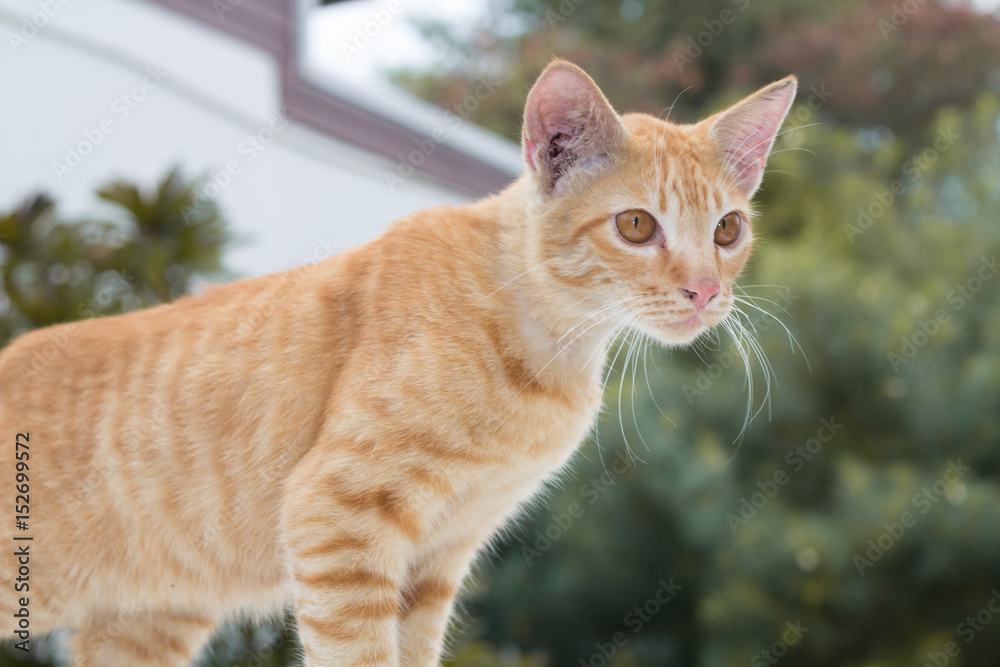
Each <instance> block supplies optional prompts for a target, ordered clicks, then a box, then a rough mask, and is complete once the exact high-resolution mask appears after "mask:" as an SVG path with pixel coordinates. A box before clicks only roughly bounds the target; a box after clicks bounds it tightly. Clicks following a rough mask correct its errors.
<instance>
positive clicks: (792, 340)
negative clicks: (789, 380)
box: [735, 297, 812, 372]
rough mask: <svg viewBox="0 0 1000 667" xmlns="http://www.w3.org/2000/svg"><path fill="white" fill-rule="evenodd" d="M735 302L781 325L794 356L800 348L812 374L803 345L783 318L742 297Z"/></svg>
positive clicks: (736, 298)
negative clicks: (796, 349)
mask: <svg viewBox="0 0 1000 667" xmlns="http://www.w3.org/2000/svg"><path fill="white" fill-rule="evenodd" d="M735 300H736V301H738V302H739V303H742V304H744V305H747V306H750V307H751V308H754V309H756V310H758V311H760V312H761V313H763V314H764V315H767V316H768V317H770V318H771V319H773V320H774V321H775V322H777V323H778V324H780V325H781V328H782V329H784V330H785V334H786V335H787V336H788V344H789V346H790V347H791V349H792V353H793V354H794V353H795V348H796V347H798V348H799V352H800V353H801V354H802V358H803V359H805V362H806V368H808V369H809V371H810V372H812V367H811V366H810V364H809V357H808V355H806V351H805V350H804V349H803V348H802V345H801V343H799V341H798V339H797V338H796V337H795V334H793V333H792V331H791V329H789V328H788V326H787V325H786V324H785V323H784V322H782V321H781V318H779V317H778V316H777V315H775V314H774V313H772V312H770V311H768V310H765V309H763V308H761V307H760V306H758V305H757V304H755V303H753V302H752V301H745V300H744V299H742V298H740V297H735ZM765 301H767V299H765ZM771 303H774V302H773V301H771ZM774 305H775V306H777V307H778V308H781V306H778V304H774ZM781 309H782V310H784V311H785V313H786V314H788V311H787V310H785V309H784V308H781ZM743 316H744V317H746V314H745V313H743ZM749 319H750V318H749V317H747V320H749Z"/></svg>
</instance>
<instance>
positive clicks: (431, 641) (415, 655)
mask: <svg viewBox="0 0 1000 667" xmlns="http://www.w3.org/2000/svg"><path fill="white" fill-rule="evenodd" d="M480 542H482V540H480V539H472V540H469V539H466V540H463V541H459V542H457V543H453V544H442V545H437V546H434V547H431V548H430V549H428V551H427V553H425V554H419V555H418V556H417V558H416V559H415V560H414V562H413V563H412V564H411V566H410V571H409V574H408V577H407V579H408V583H407V586H406V588H405V589H404V590H403V601H402V606H401V607H402V608H401V612H400V616H401V622H402V626H401V629H400V652H401V661H400V664H401V665H402V666H403V667H438V665H439V664H440V660H441V651H442V650H443V648H444V640H445V633H446V632H447V629H448V621H449V619H450V618H451V614H452V611H453V609H454V605H455V596H456V595H457V594H458V591H459V588H460V587H461V585H462V580H463V579H464V578H465V576H466V574H467V573H468V571H469V567H470V564H471V562H472V559H473V557H474V555H475V550H476V548H477V547H478V546H479V544H480Z"/></svg>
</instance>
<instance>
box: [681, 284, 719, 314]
mask: <svg viewBox="0 0 1000 667" xmlns="http://www.w3.org/2000/svg"><path fill="white" fill-rule="evenodd" d="M718 293H719V283H718V282H700V283H691V284H690V285H688V286H687V287H682V288H681V294H683V295H684V297H685V298H687V299H690V300H691V301H692V302H694V307H695V308H697V309H698V311H699V312H700V311H701V310H702V309H703V308H704V307H705V306H706V305H708V302H709V301H711V300H712V299H713V298H714V297H715V295H716V294H718Z"/></svg>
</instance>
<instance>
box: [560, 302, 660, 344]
mask: <svg viewBox="0 0 1000 667" xmlns="http://www.w3.org/2000/svg"><path fill="white" fill-rule="evenodd" d="M640 298H642V296H641V295H634V296H630V297H625V298H624V299H620V300H618V301H614V302H612V303H609V304H607V305H604V306H601V307H600V308H597V309H595V310H592V311H591V312H589V313H587V314H586V315H584V316H583V317H582V318H580V320H579V321H578V322H577V323H576V324H574V325H573V326H571V327H570V328H569V330H567V331H566V333H564V334H563V335H562V336H559V338H558V339H557V340H556V343H555V344H556V346H557V347H558V346H559V343H561V342H562V341H563V340H564V339H565V338H566V336H568V335H569V334H571V333H573V330H574V329H576V328H577V327H578V326H580V325H582V324H584V323H585V322H586V321H587V320H589V319H590V318H592V317H594V316H595V315H598V314H599V313H602V312H604V311H606V310H609V309H611V308H615V307H616V306H621V305H623V304H626V303H629V302H631V301H635V300H636V299H640ZM603 321H605V320H601V322H603ZM598 324H599V322H598ZM589 330H590V327H588V328H587V329H585V330H584V332H586V331H589ZM575 340H576V338H574V339H573V340H572V341H570V342H569V344H570V345H572V344H573V341H575Z"/></svg>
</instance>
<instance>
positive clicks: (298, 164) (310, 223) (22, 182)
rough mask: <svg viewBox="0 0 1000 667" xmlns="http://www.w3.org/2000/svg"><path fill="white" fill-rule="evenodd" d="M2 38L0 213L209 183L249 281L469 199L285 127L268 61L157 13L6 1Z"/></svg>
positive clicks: (93, 207) (71, 209) (70, 212)
mask: <svg viewBox="0 0 1000 667" xmlns="http://www.w3.org/2000/svg"><path fill="white" fill-rule="evenodd" d="M46 14H51V15H52V17H51V18H49V19H47V20H45V19H46ZM25 17H27V18H28V21H29V22H31V21H32V17H34V22H33V23H32V24H31V25H32V27H34V24H44V25H42V26H41V27H40V28H38V29H37V31H35V32H34V34H33V31H32V28H25V25H24V19H25ZM0 39H2V42H3V43H2V44H0V90H2V91H3V94H2V95H0V150H2V153H3V157H4V159H2V160H0V210H3V211H6V210H10V209H11V208H12V207H13V206H15V205H17V204H18V203H19V202H21V201H22V200H23V199H24V198H25V197H27V196H29V195H31V194H33V193H35V192H38V191H45V192H47V193H49V194H50V195H51V196H53V197H54V198H55V199H56V201H57V202H58V203H59V205H60V210H61V211H62V213H63V214H64V215H67V216H83V215H87V214H94V213H99V212H101V211H102V210H104V205H103V204H101V203H100V202H98V200H97V199H96V197H95V196H94V191H95V190H96V188H97V187H98V186H99V185H101V184H103V183H106V182H107V181H108V180H111V179H113V178H117V177H120V178H125V179H127V180H130V181H134V182H137V183H139V184H142V185H145V186H147V187H149V186H152V184H154V183H155V182H156V180H157V179H159V178H160V177H162V176H163V175H164V174H165V173H166V172H167V170H169V169H170V168H171V167H172V166H175V165H179V166H181V167H182V168H183V171H184V174H185V175H187V176H188V177H193V176H201V175H206V176H209V177H213V176H214V177H215V183H216V185H214V186H211V185H210V186H208V187H207V190H206V192H207V193H208V194H210V195H214V196H215V200H216V202H217V203H218V204H219V205H220V207H221V208H222V211H223V213H224V214H225V215H226V217H227V218H228V220H229V221H230V223H231V226H232V229H233V231H234V232H235V233H236V234H237V235H238V236H240V237H241V238H242V239H243V242H242V243H241V244H240V245H239V246H237V247H234V248H233V249H232V250H231V251H230V252H229V254H228V256H227V258H226V260H227V265H228V267H229V268H231V269H233V270H235V271H236V272H237V273H239V274H241V275H257V274H261V273H269V272H272V271H277V270H281V269H284V268H289V267H291V266H294V265H296V264H298V263H300V262H302V261H304V260H306V259H307V258H309V257H313V256H323V255H327V254H329V253H331V252H334V251H335V249H344V248H347V247H351V246H353V245H356V244H359V243H362V242H364V241H366V240H368V239H370V238H373V237H374V236H376V235H378V234H379V233H380V232H381V231H382V230H383V229H384V228H385V227H386V225H387V224H388V223H390V222H391V221H392V220H394V219H397V218H399V217H401V216H403V215H406V214H407V213H410V212H412V211H415V210H419V209H421V208H425V207H427V206H432V205H436V204H441V203H460V202H462V201H466V200H467V199H468V196H467V195H466V194H465V193H464V192H461V191H459V190H458V189H452V188H449V187H448V186H446V185H442V184H441V183H440V182H437V181H433V180H430V179H426V178H423V177H421V176H420V175H419V174H416V175H414V176H412V177H410V178H409V179H407V180H406V181H405V182H404V183H402V184H397V185H396V186H395V187H393V188H390V187H389V185H387V183H386V179H385V172H386V171H387V170H391V169H393V168H394V167H395V166H396V165H395V163H392V162H389V161H387V160H385V159H383V158H381V157H377V156H374V155H372V154H371V153H368V152H364V151H362V150H359V149H356V148H354V147H352V146H351V145H349V144H347V143H344V142H340V141H337V140H333V139H331V138H329V137H327V136H326V135H323V134H321V133H318V132H316V131H314V130H312V129H310V128H308V127H306V126H304V125H302V124H298V123H296V122H295V121H294V119H289V120H288V122H285V119H283V118H282V117H281V116H280V115H279V114H280V94H279V85H280V83H279V72H278V64H277V63H276V62H275V61H274V59H273V58H272V57H271V55H270V54H269V53H267V52H266V51H263V50H259V49H257V48H256V47H253V46H250V45H248V44H247V43H245V42H243V41H240V40H238V39H235V38H232V37H229V36H227V35H225V34H222V33H221V32H219V31H216V30H213V29H211V28H209V27H207V26H204V25H202V24H200V23H198V22H196V21H194V20H191V19H188V18H186V17H184V16H181V15H179V14H177V13H175V12H173V11H171V10H169V9H166V8H163V7H160V6H157V5H155V4H152V3H147V2H143V1H142V0H0ZM91 147H92V149H91ZM70 148H72V149H73V151H74V152H75V153H76V154H77V155H79V156H80V157H79V160H78V159H77V158H76V157H74V156H73V155H72V154H71V152H70V150H69V149H70ZM84 153H86V154H85V155H84ZM227 166H228V167H230V169H231V171H232V172H234V173H233V174H225V175H223V176H218V174H219V172H224V171H225V170H226V168H227Z"/></svg>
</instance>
